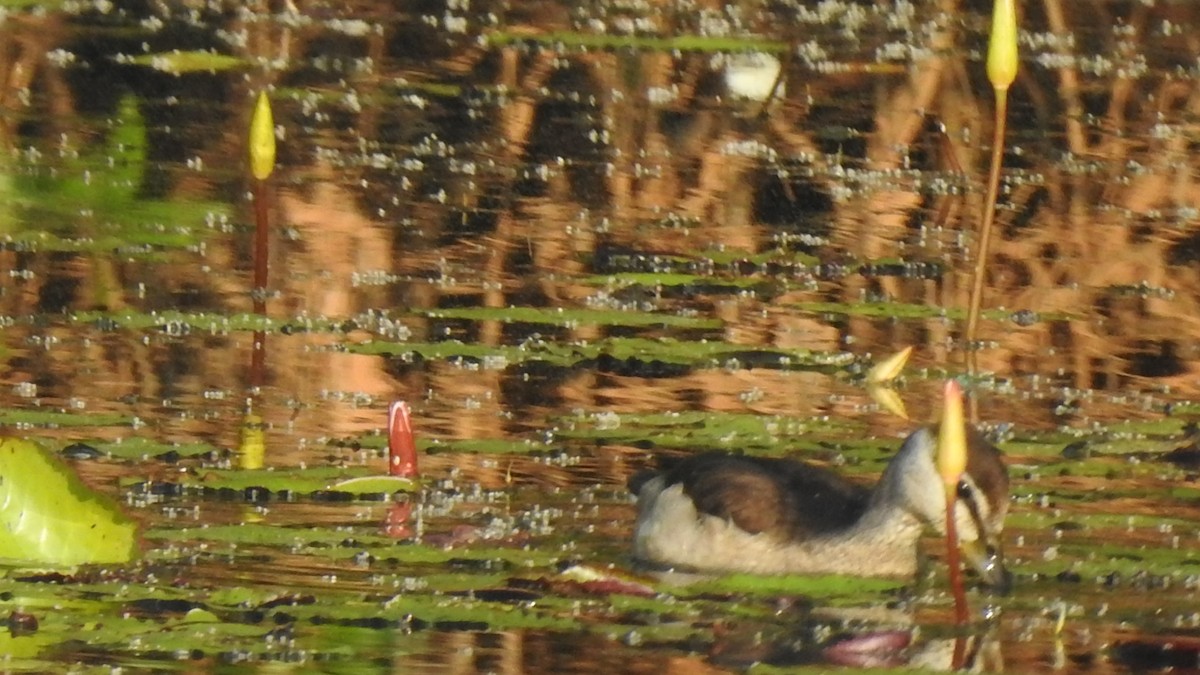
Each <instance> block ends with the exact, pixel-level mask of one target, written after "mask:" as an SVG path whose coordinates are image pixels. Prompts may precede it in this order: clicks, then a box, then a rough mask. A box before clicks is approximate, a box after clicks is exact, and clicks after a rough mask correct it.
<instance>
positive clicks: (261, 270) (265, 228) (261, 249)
mask: <svg viewBox="0 0 1200 675" xmlns="http://www.w3.org/2000/svg"><path fill="white" fill-rule="evenodd" d="M252 193H253V195H254V290H253V291H252V293H251V295H252V296H253V298H254V311H255V313H257V314H266V312H267V257H268V254H269V250H268V243H269V241H270V240H269V239H268V236H267V235H269V234H270V215H271V214H270V209H269V208H268V205H267V190H266V183H265V181H261V180H256V181H254V187H253V188H252Z"/></svg>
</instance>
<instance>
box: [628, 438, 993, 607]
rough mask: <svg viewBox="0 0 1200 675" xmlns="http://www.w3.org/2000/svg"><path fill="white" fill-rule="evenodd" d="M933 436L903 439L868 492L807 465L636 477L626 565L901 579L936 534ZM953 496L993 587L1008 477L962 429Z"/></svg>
mask: <svg viewBox="0 0 1200 675" xmlns="http://www.w3.org/2000/svg"><path fill="white" fill-rule="evenodd" d="M937 438H938V434H937V427H936V425H933V426H928V427H923V428H920V429H918V430H916V431H914V432H913V433H912V434H910V435H909V436H908V438H906V439H905V440H904V443H903V444H902V445H901V447H900V450H899V452H897V453H896V455H895V456H894V457H893V458H892V459H891V461H890V462H889V463H888V465H887V468H886V469H885V470H884V472H883V475H882V476H881V477H880V478H879V481H878V483H876V485H875V486H874V487H870V488H869V487H866V486H863V485H859V484H856V483H853V482H850V481H848V480H846V479H845V478H843V477H841V476H839V475H838V474H836V473H835V472H833V471H831V470H829V469H826V468H824V467H821V466H818V465H815V464H810V463H807V462H802V461H797V460H792V459H781V458H765V457H750V456H742V455H730V454H724V453H718V452H709V453H703V454H698V455H693V456H690V457H687V458H684V459H681V460H679V461H676V462H675V463H674V464H673V465H668V466H666V467H664V468H663V469H661V470H652V471H644V472H641V473H639V474H637V475H635V476H634V477H633V478H632V479H631V480H630V483H629V488H630V490H631V491H632V492H633V493H634V494H636V495H637V502H638V516H637V523H636V526H635V529H634V544H633V549H634V557H635V558H637V559H638V560H639V562H642V563H644V564H648V565H650V566H653V567H656V568H672V569H675V570H678V571H689V572H750V573H758V574H848V575H855V576H887V577H902V576H912V575H914V574H915V573H916V571H917V563H918V555H917V542H918V540H919V539H920V537H921V534H922V532H923V531H924V530H925V529H926V528H932V529H934V530H936V531H937V532H939V533H941V534H945V524H946V493H945V488H944V486H943V482H942V478H941V476H940V475H939V474H938V470H937V467H936V454H937ZM957 493H958V499H957V503H956V506H955V509H956V511H955V519H956V520H955V523H956V525H957V529H958V538H959V544H960V548H961V550H962V552H963V554H964V557H965V558H966V559H967V560H968V561H969V562H970V564H971V565H972V567H974V569H975V570H976V572H977V573H978V574H979V576H980V578H981V579H982V581H984V582H985V583H987V584H989V585H992V586H996V587H999V588H1001V589H1003V588H1005V587H1006V586H1007V584H1008V583H1009V580H1010V578H1011V577H1010V575H1009V573H1008V572H1007V571H1006V570H1005V568H1004V564H1003V557H1002V554H1001V547H1000V535H1001V531H1002V529H1003V527H1004V517H1005V514H1006V513H1007V511H1008V474H1007V471H1006V470H1005V466H1004V462H1003V460H1002V459H1001V455H1000V451H999V450H998V449H997V448H996V447H995V446H994V445H992V444H991V443H989V442H988V441H987V439H985V438H984V437H983V436H982V435H981V434H980V433H978V432H977V431H974V430H971V429H968V432H967V466H966V472H965V473H963V474H962V476H961V479H960V480H959V482H958V485H957Z"/></svg>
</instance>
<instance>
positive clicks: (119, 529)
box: [0, 438, 137, 566]
mask: <svg viewBox="0 0 1200 675" xmlns="http://www.w3.org/2000/svg"><path fill="white" fill-rule="evenodd" d="M136 552H137V527H136V525H135V524H134V522H133V521H132V520H130V519H129V518H128V517H126V516H125V515H124V514H123V513H121V511H120V510H119V509H118V508H117V506H116V504H114V503H113V502H112V500H110V499H108V498H107V497H105V496H103V495H100V494H98V493H96V492H94V491H92V490H91V489H90V488H88V487H87V486H86V485H84V484H83V481H81V480H80V479H79V477H78V476H76V475H75V472H73V471H72V470H71V469H70V468H69V467H67V466H66V465H65V464H63V463H62V462H61V461H59V460H58V459H57V458H56V457H54V456H53V455H51V454H50V453H49V452H47V451H46V450H45V449H43V448H42V447H40V446H38V445H37V444H35V443H33V442H30V441H25V440H21V439H17V438H7V439H4V440H2V441H0V559H7V560H9V561H15V562H17V563H23V564H34V565H63V566H69V565H80V564H85V563H119V562H126V561H128V560H130V559H131V558H133V557H134V555H135V554H136Z"/></svg>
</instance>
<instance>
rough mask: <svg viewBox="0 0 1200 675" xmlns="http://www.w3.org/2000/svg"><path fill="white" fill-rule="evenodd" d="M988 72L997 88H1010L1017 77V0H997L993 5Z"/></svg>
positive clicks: (989, 77)
mask: <svg viewBox="0 0 1200 675" xmlns="http://www.w3.org/2000/svg"><path fill="white" fill-rule="evenodd" d="M987 74H988V79H989V80H991V82H992V86H993V87H995V88H996V89H1005V90H1006V89H1008V86H1009V85H1010V84H1012V83H1013V80H1015V79H1016V78H1017V7H1016V0H996V3H995V5H993V7H992V36H991V39H990V40H989V41H988V57H987Z"/></svg>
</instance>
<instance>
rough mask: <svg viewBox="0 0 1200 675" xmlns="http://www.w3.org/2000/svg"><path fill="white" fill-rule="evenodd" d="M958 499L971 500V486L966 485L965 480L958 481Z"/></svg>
mask: <svg viewBox="0 0 1200 675" xmlns="http://www.w3.org/2000/svg"><path fill="white" fill-rule="evenodd" d="M958 498H959V499H970V498H971V486H970V485H967V481H965V480H960V481H958Z"/></svg>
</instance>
